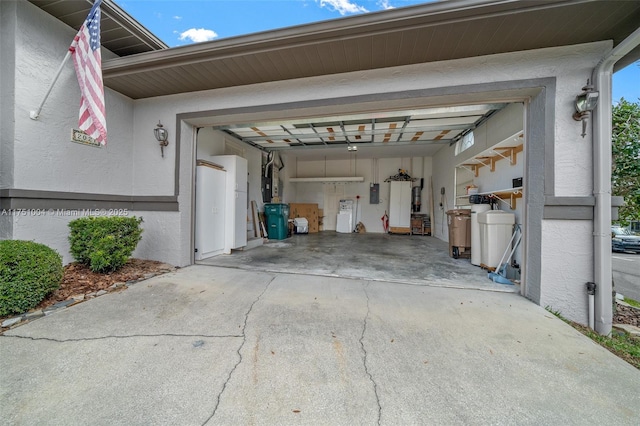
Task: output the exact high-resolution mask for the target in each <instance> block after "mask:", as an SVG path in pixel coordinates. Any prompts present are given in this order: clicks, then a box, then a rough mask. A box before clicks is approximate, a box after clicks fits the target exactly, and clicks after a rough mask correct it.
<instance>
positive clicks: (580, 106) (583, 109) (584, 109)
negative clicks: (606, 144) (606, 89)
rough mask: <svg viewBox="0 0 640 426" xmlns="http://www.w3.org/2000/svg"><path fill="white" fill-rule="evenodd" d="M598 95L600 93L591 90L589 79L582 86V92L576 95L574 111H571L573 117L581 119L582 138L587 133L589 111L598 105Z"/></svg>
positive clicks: (577, 119)
mask: <svg viewBox="0 0 640 426" xmlns="http://www.w3.org/2000/svg"><path fill="white" fill-rule="evenodd" d="M598 96H600V93H598V92H596V91H595V90H593V86H591V85H590V84H589V81H587V85H586V86H584V87H583V88H582V93H580V94H579V95H578V96H576V101H575V108H576V112H575V113H573V119H574V120H576V121H582V137H583V138H584V136H585V135H586V134H587V121H588V120H589V117H590V116H591V111H593V110H594V109H595V108H596V106H597V105H598Z"/></svg>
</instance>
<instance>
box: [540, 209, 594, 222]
mask: <svg viewBox="0 0 640 426" xmlns="http://www.w3.org/2000/svg"><path fill="white" fill-rule="evenodd" d="M544 219H555V220H593V206H544Z"/></svg>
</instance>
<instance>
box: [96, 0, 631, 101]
mask: <svg viewBox="0 0 640 426" xmlns="http://www.w3.org/2000/svg"><path fill="white" fill-rule="evenodd" d="M638 22H640V2H635V1H588V0H568V1H567V0H565V1H559V0H536V1H479V0H452V1H447V2H436V3H429V4H424V5H418V6H413V7H406V8H399V9H393V10H388V11H383V12H376V13H370V14H365V15H359V16H353V17H348V18H342V19H337V20H332V21H326V22H320V23H315V24H308V25H302V26H298V27H291V28H284V29H280V30H274V31H269V32H263V33H257V34H250V35H247V36H241V37H233V38H228V39H221V40H214V41H211V42H205V43H198V44H193V45H188V46H183V47H176V48H171V49H166V50H163V51H158V52H149V53H142V54H139V55H134V56H129V57H126V58H116V59H112V60H107V61H104V62H103V78H104V83H105V85H106V86H107V87H110V88H111V89H114V90H116V91H118V92H121V93H123V94H125V95H127V96H129V97H131V98H134V99H141V98H148V97H154V96H161V95H169V94H177V93H186V92H193V91H201V90H208V89H217V88H224V87H233V86H240V85H247V84H255V83H264V82H270V81H281V80H288V79H294V78H303V77H312V76H320V75H326V74H336V73H343V72H352V71H362V70H369V69H377V68H386V67H393V66H401V65H410V64H419V63H425V62H434V61H444V60H451V59H460V58H468V57H475V56H484V55H491V54H498V53H506V52H515V51H525V50H530V49H539V48H547V47H556V46H565V45H575V44H581V43H588V42H595V41H602V40H613V42H614V44H617V43H619V42H620V41H622V40H623V39H624V38H626V37H627V36H628V35H629V34H630V33H631V32H633V31H634V30H635V29H636V28H637V23H638ZM639 57H640V48H637V49H635V50H634V51H632V52H631V53H630V54H629V55H627V56H626V57H625V58H623V59H622V60H621V62H620V63H619V65H620V66H624V65H626V64H628V63H630V62H632V61H633V60H636V59H638V58H639Z"/></svg>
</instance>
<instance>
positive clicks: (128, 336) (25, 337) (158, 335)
mask: <svg viewBox="0 0 640 426" xmlns="http://www.w3.org/2000/svg"><path fill="white" fill-rule="evenodd" d="M0 337H2V338H5V339H9V338H14V339H24V340H32V341H45V342H55V343H68V342H89V341H92V340H106V339H132V338H138V337H203V338H211V339H217V338H242V337H244V336H242V335H240V334H173V333H160V334H129V335H113V336H100V337H80V338H77V339H54V338H51V337H31V336H19V335H10V336H7V335H5V334H3V335H0Z"/></svg>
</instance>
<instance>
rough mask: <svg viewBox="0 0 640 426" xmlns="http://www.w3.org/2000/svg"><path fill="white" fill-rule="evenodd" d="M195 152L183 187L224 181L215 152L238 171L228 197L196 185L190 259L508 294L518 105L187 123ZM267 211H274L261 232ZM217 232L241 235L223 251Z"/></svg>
mask: <svg viewBox="0 0 640 426" xmlns="http://www.w3.org/2000/svg"><path fill="white" fill-rule="evenodd" d="M196 147H197V148H196V179H198V176H200V175H202V174H204V173H207V174H212V173H213V174H217V175H219V178H218V179H221V180H219V181H217V182H218V183H217V184H213V186H217V187H218V188H220V187H221V185H222V183H221V182H222V180H224V179H226V181H227V182H228V181H229V179H230V176H232V175H233V174H234V173H236V172H235V171H234V170H235V168H230V166H228V165H227V163H225V161H226V160H224V159H223V157H237V158H239V159H242V160H240V161H242V162H243V164H244V163H246V173H247V177H246V180H245V179H241V181H240V183H238V182H236V181H235V179H236V177H232V178H231V179H232V180H233V181H234V183H233V186H234V187H233V188H232V189H230V191H232V192H234V197H235V198H234V199H236V200H237V199H238V197H240V200H241V202H231V201H230V199H229V198H228V196H226V195H224V194H222V193H220V194H217V195H215V194H213V193H214V192H215V191H214V190H213V189H204V188H203V183H202V182H200V183H196V185H195V187H196V190H195V194H196V196H195V210H196V215H195V216H196V219H195V230H194V233H195V247H194V251H195V252H196V262H197V263H201V264H208V265H215V266H227V267H239V268H248V269H254V270H255V269H257V270H266V271H277V272H293V273H309V274H319V275H331V276H345V277H353V278H362V279H377V280H385V281H398V282H406V283H415V284H424V283H426V282H428V283H431V284H434V285H447V286H458V287H473V288H483V289H492V290H501V291H516V292H517V291H519V290H520V283H521V277H522V269H523V267H524V258H523V250H522V246H523V245H524V244H523V243H522V238H523V236H524V232H523V231H524V229H523V224H524V214H525V212H524V206H523V203H522V202H521V198H522V197H523V194H524V191H525V182H524V181H523V176H524V155H525V132H524V105H523V103H522V102H496V103H475V104H458V105H453V106H446V107H424V108H410V109H392V110H383V111H379V110H377V111H374V112H358V113H352V114H349V113H341V114H339V115H337V114H336V115H332V114H330V113H327V112H326V111H325V112H324V114H322V113H318V114H314V115H309V116H304V117H299V116H297V117H291V118H286V119H282V118H278V119H262V120H261V119H260V115H254V116H252V117H250V118H249V119H246V120H244V121H235V122H232V123H229V124H219V123H216V124H213V125H211V126H202V127H200V128H199V129H198V133H197V145H196ZM212 170H215V172H212ZM211 179H213V178H211ZM211 182H214V180H211ZM209 185H212V184H211V183H209ZM227 186H228V185H227ZM205 204H206V207H205V208H202V207H201V206H203V205H205ZM199 206H200V207H201V208H200V209H199ZM274 206H275V207H278V206H283V208H284V209H285V210H280V211H279V213H278V212H276V213H274V215H276V216H277V215H280V216H281V217H279V218H278V217H276V222H275V225H274V223H273V221H272V222H269V217H268V216H269V215H268V214H266V213H267V210H268V209H271V208H275V207H274ZM199 211H200V213H198V212H199ZM274 211H275V210H274ZM224 215H226V219H225V218H224V217H222V216H224ZM229 216H234V217H235V218H236V219H235V220H234V221H230V220H229ZM300 219H303V220H300ZM278 221H279V222H278ZM457 224H461V225H460V226H461V227H462V228H461V229H462V231H460V230H457V231H455V232H454V234H450V232H452V231H451V228H455V227H456V225H457ZM273 226H275V227H276V228H279V229H278V230H277V232H275V233H272V234H270V233H269V228H271V227H273ZM230 227H231V229H230ZM467 229H468V230H467ZM472 230H473V233H472V232H471V231H472ZM230 233H232V234H238V233H240V234H246V239H245V238H240V241H239V242H238V239H236V240H234V241H232V242H231V243H230V242H229V238H228V237H227V238H226V239H225V237H224V235H225V234H226V235H228V234H230ZM221 235H222V237H221ZM460 238H462V240H461V239H460ZM214 240H215V241H217V243H216V244H217V247H214V248H211V247H207V248H203V246H202V245H203V242H209V241H214ZM232 240H233V239H232ZM483 248H484V249H485V256H481V254H482V249H483ZM490 272H493V273H494V277H493V278H490V277H489V273H490ZM495 275H498V277H497V279H496V277H495Z"/></svg>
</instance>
